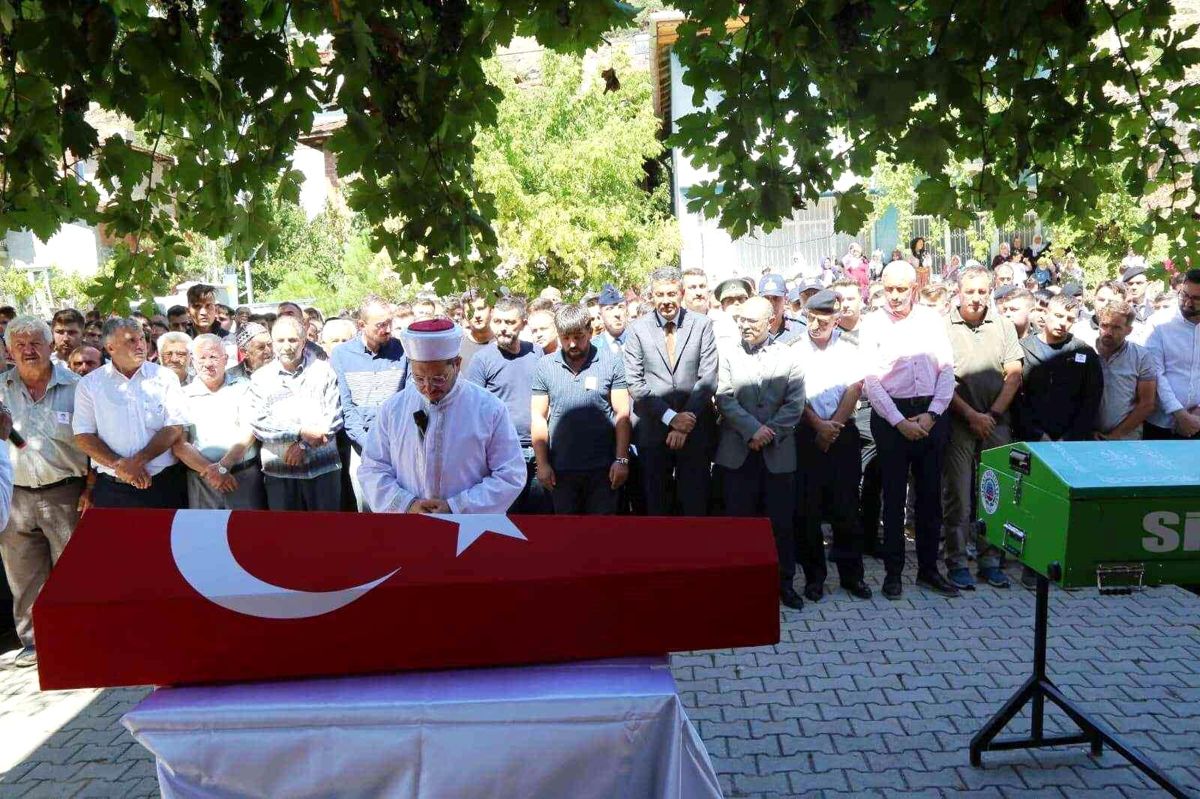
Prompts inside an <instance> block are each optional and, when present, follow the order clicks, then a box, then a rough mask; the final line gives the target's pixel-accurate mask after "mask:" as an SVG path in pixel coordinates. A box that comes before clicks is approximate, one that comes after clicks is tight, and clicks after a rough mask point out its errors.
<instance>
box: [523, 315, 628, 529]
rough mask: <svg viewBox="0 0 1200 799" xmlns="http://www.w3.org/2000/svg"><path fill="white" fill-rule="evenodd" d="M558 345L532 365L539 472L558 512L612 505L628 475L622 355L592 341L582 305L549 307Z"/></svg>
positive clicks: (609, 510)
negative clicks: (602, 347) (533, 366)
mask: <svg viewBox="0 0 1200 799" xmlns="http://www.w3.org/2000/svg"><path fill="white" fill-rule="evenodd" d="M554 326H555V329H556V330H557V331H558V340H559V342H560V346H559V351H558V353H557V354H555V355H551V356H547V357H545V358H542V359H541V360H539V361H538V364H537V366H536V367H535V369H534V373H533V384H532V400H531V427H530V431H531V437H532V441H533V451H534V454H535V456H536V458H537V478H538V482H540V483H541V484H542V485H543V486H545V487H546V488H547V489H549V491H550V497H551V500H552V502H553V504H554V512H555V513H558V514H584V513H587V514H603V515H612V514H615V513H616V512H617V504H618V503H617V497H618V495H617V491H618V489H620V488H621V486H622V485H624V484H625V481H626V479H628V477H629V439H630V435H631V427H630V423H629V391H628V389H627V388H626V387H625V370H624V368H623V367H622V360H621V359H620V358H619V357H614V356H612V355H610V354H608V353H606V352H601V350H599V349H597V348H596V347H595V346H594V345H593V344H592V343H591V316H590V314H589V313H588V311H587V309H586V308H584V307H582V306H579V305H564V306H562V307H561V308H559V309H558V310H557V311H556V312H555V313H554Z"/></svg>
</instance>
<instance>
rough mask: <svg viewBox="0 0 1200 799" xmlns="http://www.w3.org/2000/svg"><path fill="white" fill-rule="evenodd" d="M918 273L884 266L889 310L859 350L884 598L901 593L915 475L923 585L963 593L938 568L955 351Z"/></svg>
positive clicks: (869, 322) (866, 332) (897, 264)
mask: <svg viewBox="0 0 1200 799" xmlns="http://www.w3.org/2000/svg"><path fill="white" fill-rule="evenodd" d="M916 298H917V271H916V269H915V268H914V267H913V266H912V265H911V264H909V263H908V262H907V261H892V262H891V263H890V264H888V265H887V266H886V267H884V269H883V307H882V308H881V309H880V310H879V311H878V312H877V313H873V314H871V315H870V316H868V317H867V318H866V319H864V320H863V329H862V337H861V339H860V342H861V343H860V345H859V346H860V348H861V351H862V357H863V359H864V361H865V364H864V367H865V371H866V378H865V380H864V384H863V385H864V388H865V390H866V394H867V399H869V400H870V401H871V411H872V412H871V432H872V434H873V435H874V437H875V442H876V445H877V447H878V449H879V463H880V471H881V473H882V475H883V545H882V547H881V548H880V550H879V551H880V554H881V555H882V557H883V562H884V568H885V576H884V579H883V595H884V597H886V598H887V599H899V598H900V596H901V594H902V593H903V587H902V583H901V574H902V572H903V571H904V506H905V498H906V496H905V495H906V493H907V486H908V477H909V474H910V473H912V474H913V475H914V476H915V485H916V492H915V493H916V525H915V529H916V537H917V580H916V582H917V585H919V586H923V587H925V588H928V589H930V590H932V591H934V592H936V593H939V594H942V595H943V596H957V595H958V589H957V588H956V587H955V586H954V584H953V583H951V582H949V581H948V580H947V579H946V578H945V577H944V576H943V575H942V574H941V573H940V572H939V571H938V563H937V561H938V542H939V540H940V538H941V532H942V506H941V483H942V457H943V454H944V452H945V449H946V439H947V437H948V436H949V420H947V419H946V418H945V416H944V414H945V413H946V410H947V408H948V407H949V405H950V400H951V398H952V397H953V395H954V353H953V351H952V350H951V348H950V340H949V339H948V338H947V336H946V326H945V322H944V320H943V319H942V318H941V317H940V316H938V314H937V312H936V311H934V310H932V309H931V308H926V307H924V306H920V305H918V304H917V303H916Z"/></svg>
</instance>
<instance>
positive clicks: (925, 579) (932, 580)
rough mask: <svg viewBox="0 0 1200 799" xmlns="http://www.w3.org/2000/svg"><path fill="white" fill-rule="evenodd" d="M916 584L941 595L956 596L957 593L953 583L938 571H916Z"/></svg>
mask: <svg viewBox="0 0 1200 799" xmlns="http://www.w3.org/2000/svg"><path fill="white" fill-rule="evenodd" d="M917 585H919V586H921V587H922V588H928V589H929V590H930V591H933V592H934V593H937V594H941V595H942V596H958V593H959V592H958V589H957V588H955V587H954V583H952V582H950V581H949V580H947V579H946V578H945V577H943V576H942V574H941V572H938V571H931V572H918V573H917Z"/></svg>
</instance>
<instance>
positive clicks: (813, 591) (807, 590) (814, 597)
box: [804, 583, 825, 602]
mask: <svg viewBox="0 0 1200 799" xmlns="http://www.w3.org/2000/svg"><path fill="white" fill-rule="evenodd" d="M823 596H825V587H824V586H823V585H821V584H820V583H813V584H811V585H806V586H804V598H805V599H807V600H808V601H809V602H820V601H821V597H823Z"/></svg>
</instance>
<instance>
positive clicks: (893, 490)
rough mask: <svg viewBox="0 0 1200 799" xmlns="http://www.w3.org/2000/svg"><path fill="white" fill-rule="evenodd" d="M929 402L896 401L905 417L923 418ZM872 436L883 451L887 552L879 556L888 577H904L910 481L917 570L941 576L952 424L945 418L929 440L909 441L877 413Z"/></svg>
mask: <svg viewBox="0 0 1200 799" xmlns="http://www.w3.org/2000/svg"><path fill="white" fill-rule="evenodd" d="M929 401H930V400H929V398H928V397H923V398H912V399H897V400H894V402H895V403H896V407H897V408H898V409H899V411H900V413H902V414H904V415H905V416H906V417H908V416H915V415H917V414H919V413H924V412H925V411H926V410H928V408H929ZM871 432H873V433H874V434H875V445H876V446H877V447H878V448H879V453H878V457H879V466H880V470H881V474H882V477H883V546H882V548H881V549H880V554H881V555H882V556H883V565H884V569H885V570H886V572H887V574H889V575H899V574H900V573H901V572H902V571H904V505H905V501H906V499H907V495H908V475H909V472H910V471H911V473H912V475H913V478H914V480H915V484H916V511H917V517H916V534H917V570H918V571H920V572H932V571H936V569H937V563H938V544H939V543H940V541H941V537H942V455H943V453H944V452H945V450H946V442H947V440H948V438H949V434H950V420H949V418H947V417H945V416H943V417H941V418H940V419H938V421H937V423H936V424H934V426H933V429H932V430H931V431H930V433H929V435H928V436H927V437H925V438H922V439H920V440H917V441H909V440H908V439H907V438H905V437H904V435H903V434H902V433H901V432H900V431H899V430H897V429H896V428H895V427H892V425H891V424H889V423H888V421H887V420H886V419H884V418H883V417H882V416H880V415H879V414H878V413H875V412H873V411H872V414H871Z"/></svg>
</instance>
